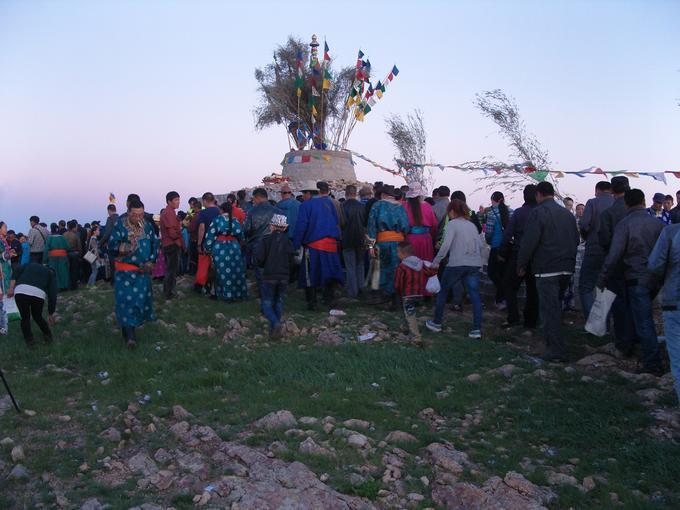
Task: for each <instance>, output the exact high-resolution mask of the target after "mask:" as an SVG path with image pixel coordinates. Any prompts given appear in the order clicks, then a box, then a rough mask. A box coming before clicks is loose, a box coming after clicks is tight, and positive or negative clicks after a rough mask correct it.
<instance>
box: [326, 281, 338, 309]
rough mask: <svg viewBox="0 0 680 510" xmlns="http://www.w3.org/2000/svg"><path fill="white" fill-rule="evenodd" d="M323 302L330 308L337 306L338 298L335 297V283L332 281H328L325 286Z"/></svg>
mask: <svg viewBox="0 0 680 510" xmlns="http://www.w3.org/2000/svg"><path fill="white" fill-rule="evenodd" d="M323 303H324V305H326V306H327V307H328V308H335V305H336V299H335V283H333V282H331V283H328V284H327V285H326V286H325V287H324V288H323Z"/></svg>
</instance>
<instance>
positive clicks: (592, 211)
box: [578, 181, 614, 320]
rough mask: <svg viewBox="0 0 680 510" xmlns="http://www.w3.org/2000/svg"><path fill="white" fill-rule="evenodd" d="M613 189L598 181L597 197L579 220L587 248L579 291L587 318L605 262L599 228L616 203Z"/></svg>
mask: <svg viewBox="0 0 680 510" xmlns="http://www.w3.org/2000/svg"><path fill="white" fill-rule="evenodd" d="M611 191H612V185H611V183H609V182H607V181H600V182H598V183H597V184H596V185H595V198H591V199H590V200H588V202H586V207H585V209H584V211H583V216H582V217H581V221H580V222H579V229H580V230H581V236H582V237H583V238H584V239H585V240H586V249H585V253H584V255H583V262H582V263H581V272H580V274H579V281H578V292H579V297H580V298H581V308H582V309H583V315H585V318H586V320H587V319H588V315H589V314H590V309H591V308H592V306H593V301H594V300H595V297H594V295H593V291H594V290H595V284H596V283H597V276H598V274H599V273H600V267H602V263H603V262H604V256H605V253H604V251H603V250H602V247H601V246H600V238H599V229H600V219H601V217H602V213H603V212H604V211H605V210H606V209H608V208H609V207H611V205H612V204H613V203H614V198H613V197H612V194H611Z"/></svg>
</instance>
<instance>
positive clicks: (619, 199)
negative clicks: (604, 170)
mask: <svg viewBox="0 0 680 510" xmlns="http://www.w3.org/2000/svg"><path fill="white" fill-rule="evenodd" d="M611 182H612V196H613V197H614V203H613V204H612V205H611V206H610V207H609V208H608V209H605V210H604V211H603V212H602V216H601V218H600V226H599V229H598V232H597V236H598V240H599V241H600V247H601V248H602V251H603V253H604V255H605V257H606V255H607V254H608V253H609V248H610V246H611V244H612V238H613V237H614V229H615V228H616V225H618V223H619V222H620V221H621V220H622V219H623V218H625V217H626V213H627V212H628V210H627V208H626V203H625V201H624V195H625V194H626V191H628V190H629V189H630V187H629V185H628V177H625V176H623V175H617V176H616V177H613V178H612V181H611ZM606 285H607V288H608V289H609V290H611V291H612V292H613V293H614V294H616V299H615V300H614V302H613V303H612V308H611V315H612V321H613V323H614V338H615V340H614V344H615V345H616V348H617V349H618V350H619V351H621V352H622V353H623V354H624V355H626V356H630V355H631V354H632V351H633V345H634V344H635V343H636V342H637V335H636V334H635V324H634V323H633V317H632V316H631V315H630V314H629V313H628V306H627V305H626V301H627V299H626V280H625V278H624V277H623V263H621V262H620V263H619V264H618V265H617V266H616V267H615V268H611V269H610V271H609V278H608V280H607V282H606Z"/></svg>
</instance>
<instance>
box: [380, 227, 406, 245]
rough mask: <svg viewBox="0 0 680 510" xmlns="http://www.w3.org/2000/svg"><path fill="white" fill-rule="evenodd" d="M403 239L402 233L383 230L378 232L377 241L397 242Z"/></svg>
mask: <svg viewBox="0 0 680 510" xmlns="http://www.w3.org/2000/svg"><path fill="white" fill-rule="evenodd" d="M403 240H404V234H402V233H401V232H396V231H394V230H385V231H383V232H378V242H379V243H399V242H401V241H403Z"/></svg>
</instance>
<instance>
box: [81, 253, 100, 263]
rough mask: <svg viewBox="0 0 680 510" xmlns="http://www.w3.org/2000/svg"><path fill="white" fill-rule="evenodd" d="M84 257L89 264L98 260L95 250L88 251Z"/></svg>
mask: <svg viewBox="0 0 680 510" xmlns="http://www.w3.org/2000/svg"><path fill="white" fill-rule="evenodd" d="M83 258H84V259H85V260H86V261H87V262H88V263H89V264H94V263H95V261H96V260H97V254H96V253H95V252H93V251H88V252H87V253H85V255H83Z"/></svg>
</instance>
